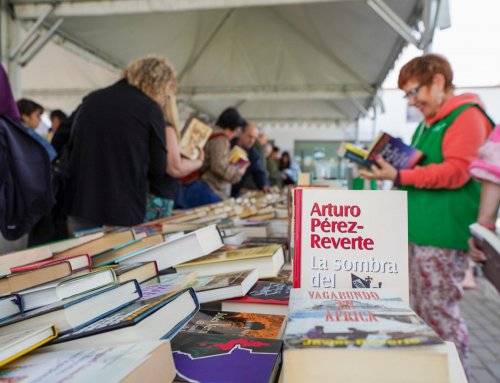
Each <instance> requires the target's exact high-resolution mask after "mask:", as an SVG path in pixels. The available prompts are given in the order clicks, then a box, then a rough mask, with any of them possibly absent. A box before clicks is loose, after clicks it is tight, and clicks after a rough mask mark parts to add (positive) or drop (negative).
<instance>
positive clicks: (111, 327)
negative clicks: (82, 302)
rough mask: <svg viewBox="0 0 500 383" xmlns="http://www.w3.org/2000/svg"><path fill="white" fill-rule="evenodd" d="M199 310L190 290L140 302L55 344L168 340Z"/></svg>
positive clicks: (64, 337)
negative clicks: (78, 340) (77, 341)
mask: <svg viewBox="0 0 500 383" xmlns="http://www.w3.org/2000/svg"><path fill="white" fill-rule="evenodd" d="M198 309H199V304H198V301H197V299H196V294H195V293H194V291H193V289H187V290H181V291H176V292H172V294H165V295H160V296H158V297H152V298H147V299H140V300H138V301H136V302H134V303H132V304H130V305H128V306H125V307H123V308H122V309H121V310H119V311H117V312H115V313H113V314H111V315H108V316H106V317H104V318H102V319H99V320H97V321H95V322H93V323H92V324H90V325H88V326H85V327H83V328H81V329H77V330H75V331H72V332H69V333H67V334H64V335H63V336H61V337H60V338H59V339H58V340H57V343H59V342H67V341H70V340H71V341H74V340H75V339H80V338H86V339H82V340H81V341H80V342H79V344H81V345H83V344H94V345H106V344H112V343H113V344H115V343H124V342H136V341H140V340H157V339H169V338H171V337H172V336H173V335H174V334H176V333H177V332H178V331H179V330H180V329H181V328H182V327H183V326H184V324H185V323H186V322H187V321H188V320H189V319H190V318H192V316H193V315H194V314H195V313H196V312H197V311H198ZM87 337H88V338H87ZM72 343H73V342H72ZM73 344H74V343H73ZM70 346H71V345H70Z"/></svg>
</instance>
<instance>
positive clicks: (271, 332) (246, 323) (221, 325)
mask: <svg viewBox="0 0 500 383" xmlns="http://www.w3.org/2000/svg"><path fill="white" fill-rule="evenodd" d="M285 319H286V317H285V316H283V315H265V314H254V313H234V312H225V311H209V310H201V311H199V312H198V313H197V314H196V315H195V316H194V317H193V319H191V320H190V321H189V322H188V323H187V324H186V326H185V327H184V328H183V329H182V331H184V332H189V333H198V334H220V335H234V336H238V337H252V338H268V339H280V338H281V334H282V333H283V328H284V325H285Z"/></svg>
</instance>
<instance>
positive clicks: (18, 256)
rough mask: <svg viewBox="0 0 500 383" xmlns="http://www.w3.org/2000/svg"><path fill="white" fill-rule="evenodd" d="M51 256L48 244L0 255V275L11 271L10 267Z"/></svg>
mask: <svg viewBox="0 0 500 383" xmlns="http://www.w3.org/2000/svg"><path fill="white" fill-rule="evenodd" d="M50 257H52V251H51V249H50V247H49V246H39V247H33V248H31V249H27V250H22V251H16V252H14V253H8V254H4V255H0V276H2V275H7V274H10V273H11V269H13V268H15V267H19V266H24V265H28V264H30V263H34V262H39V261H43V260H45V259H49V258H50Z"/></svg>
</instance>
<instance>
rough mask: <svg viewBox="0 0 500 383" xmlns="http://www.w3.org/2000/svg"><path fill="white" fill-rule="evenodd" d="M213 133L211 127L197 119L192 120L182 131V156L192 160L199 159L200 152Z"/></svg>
mask: <svg viewBox="0 0 500 383" xmlns="http://www.w3.org/2000/svg"><path fill="white" fill-rule="evenodd" d="M212 131H213V129H212V128H211V127H210V126H208V125H206V124H204V123H203V122H201V121H200V120H198V119H197V118H191V119H190V120H189V121H188V122H187V124H186V127H185V128H184V129H183V131H182V138H181V142H180V148H181V154H182V155H183V156H185V157H187V158H189V159H190V160H196V159H197V158H199V157H200V150H201V149H203V147H204V146H205V144H206V143H207V141H208V138H209V137H210V134H212Z"/></svg>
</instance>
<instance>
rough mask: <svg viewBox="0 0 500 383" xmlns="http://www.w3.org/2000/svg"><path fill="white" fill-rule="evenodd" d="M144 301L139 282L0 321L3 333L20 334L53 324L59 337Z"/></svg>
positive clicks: (75, 298) (66, 300) (101, 290)
mask: <svg viewBox="0 0 500 383" xmlns="http://www.w3.org/2000/svg"><path fill="white" fill-rule="evenodd" d="M140 297H141V289H140V288H139V284H138V283H137V282H136V281H130V282H127V283H124V284H122V285H117V286H112V287H109V288H104V289H100V290H97V291H95V292H94V291H93V292H91V293H87V294H81V295H77V296H75V297H71V298H68V299H65V300H63V301H59V302H56V303H54V304H51V305H47V306H43V307H40V308H38V309H34V310H30V311H27V312H24V313H22V314H18V315H15V316H12V317H9V318H7V319H4V320H2V321H0V328H1V331H2V332H3V331H12V332H14V331H20V330H27V329H31V328H33V327H36V326H40V325H43V324H46V323H53V324H54V325H55V326H56V328H57V329H58V330H59V333H60V334H64V333H66V332H69V331H73V330H77V329H79V328H81V327H84V326H86V325H87V324H90V323H92V322H94V321H96V320H98V319H100V318H102V317H104V316H106V315H109V314H111V313H112V312H114V311H116V310H119V309H120V308H122V307H124V306H126V305H128V304H130V303H132V302H134V301H135V300H137V299H139V298H140Z"/></svg>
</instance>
